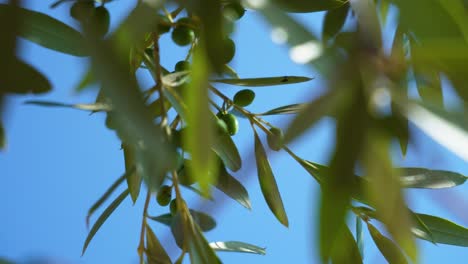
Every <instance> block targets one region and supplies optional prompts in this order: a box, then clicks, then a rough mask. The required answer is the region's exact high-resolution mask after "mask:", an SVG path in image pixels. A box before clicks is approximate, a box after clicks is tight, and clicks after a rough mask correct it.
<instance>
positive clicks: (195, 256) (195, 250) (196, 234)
mask: <svg viewBox="0 0 468 264" xmlns="http://www.w3.org/2000/svg"><path fill="white" fill-rule="evenodd" d="M188 224H189V225H190V226H191V228H189V229H191V230H190V231H191V234H190V239H189V240H188V242H187V244H188V252H189V254H190V263H195V264H198V263H199V264H202V263H210V264H211V263H213V264H221V261H220V260H219V258H218V257H217V256H216V254H215V252H214V251H213V249H212V248H211V247H210V245H209V244H208V241H206V238H205V237H204V236H203V233H202V232H201V231H200V229H199V227H198V226H197V225H195V224H194V223H193V222H191V221H189V223H188Z"/></svg>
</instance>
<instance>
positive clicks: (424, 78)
mask: <svg viewBox="0 0 468 264" xmlns="http://www.w3.org/2000/svg"><path fill="white" fill-rule="evenodd" d="M414 79H415V80H416V85H417V88H418V93H419V96H420V97H421V99H422V100H423V101H425V102H426V103H429V104H435V105H437V106H439V107H443V106H444V96H443V89H442V83H441V80H440V76H439V73H438V72H437V71H436V70H434V69H424V68H423V67H418V66H416V65H415V67H414Z"/></svg>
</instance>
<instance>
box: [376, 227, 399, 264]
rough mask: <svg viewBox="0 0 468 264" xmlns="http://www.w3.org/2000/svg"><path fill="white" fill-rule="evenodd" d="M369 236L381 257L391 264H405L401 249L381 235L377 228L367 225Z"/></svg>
mask: <svg viewBox="0 0 468 264" xmlns="http://www.w3.org/2000/svg"><path fill="white" fill-rule="evenodd" d="M367 228H368V229H369V232H370V235H371V237H372V239H373V240H374V242H375V244H376V245H377V248H378V249H379V250H380V252H382V255H383V256H384V257H385V259H386V260H387V261H388V263H392V264H406V263H408V261H407V260H406V258H405V255H404V254H403V252H402V251H401V249H400V248H399V247H398V246H397V245H396V244H395V242H393V241H392V240H391V239H389V238H387V237H385V236H384V235H382V234H381V233H380V232H379V230H378V229H377V228H375V227H374V226H373V225H371V224H369V223H367Z"/></svg>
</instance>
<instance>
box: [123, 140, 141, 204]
mask: <svg viewBox="0 0 468 264" xmlns="http://www.w3.org/2000/svg"><path fill="white" fill-rule="evenodd" d="M122 148H123V152H124V160H125V170H126V171H128V173H125V179H126V180H127V186H128V190H129V191H130V197H131V198H132V201H133V204H135V203H136V200H137V199H138V196H139V195H140V189H141V182H142V178H141V176H140V175H138V173H137V172H136V170H135V169H132V168H134V166H135V164H136V163H135V150H134V148H133V147H132V146H129V145H125V144H122Z"/></svg>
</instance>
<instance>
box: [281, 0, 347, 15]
mask: <svg viewBox="0 0 468 264" xmlns="http://www.w3.org/2000/svg"><path fill="white" fill-rule="evenodd" d="M273 3H275V4H277V5H278V6H279V7H280V8H281V9H283V10H285V11H287V12H297V13H309V12H318V11H324V10H330V9H333V8H337V7H340V6H342V5H343V4H344V3H346V1H341V0H314V1H303V0H274V1H273Z"/></svg>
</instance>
